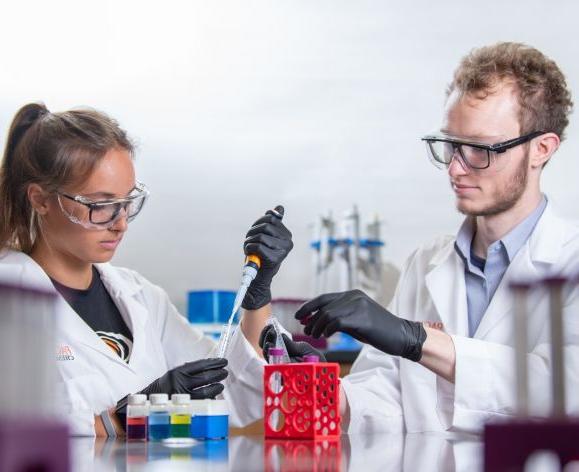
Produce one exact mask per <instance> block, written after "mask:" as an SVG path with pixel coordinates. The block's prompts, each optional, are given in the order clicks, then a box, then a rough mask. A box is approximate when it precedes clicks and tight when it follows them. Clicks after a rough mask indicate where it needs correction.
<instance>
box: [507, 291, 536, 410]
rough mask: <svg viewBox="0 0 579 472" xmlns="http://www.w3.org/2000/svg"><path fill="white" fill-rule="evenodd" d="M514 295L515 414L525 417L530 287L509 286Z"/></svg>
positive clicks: (527, 406)
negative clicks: (516, 401)
mask: <svg viewBox="0 0 579 472" xmlns="http://www.w3.org/2000/svg"><path fill="white" fill-rule="evenodd" d="M510 287H511V290H512V291H513V293H514V305H515V307H514V309H515V318H514V323H515V326H514V328H515V372H516V385H517V398H518V406H517V414H518V415H519V416H520V417H525V416H527V415H528V413H529V391H528V388H529V387H528V368H527V350H528V349H527V297H528V294H529V289H530V288H531V285H530V284H528V283H525V282H513V283H511V284H510Z"/></svg>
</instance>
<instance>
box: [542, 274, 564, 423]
mask: <svg viewBox="0 0 579 472" xmlns="http://www.w3.org/2000/svg"><path fill="white" fill-rule="evenodd" d="M566 282H567V279H565V278H564V277H548V278H546V279H544V281H543V283H544V284H545V285H546V286H547V288H548V290H549V311H550V321H551V366H552V369H553V377H552V380H553V383H552V390H553V411H552V414H553V416H555V417H564V416H565V356H564V353H563V344H564V338H563V300H562V298H563V286H564V285H565V283H566Z"/></svg>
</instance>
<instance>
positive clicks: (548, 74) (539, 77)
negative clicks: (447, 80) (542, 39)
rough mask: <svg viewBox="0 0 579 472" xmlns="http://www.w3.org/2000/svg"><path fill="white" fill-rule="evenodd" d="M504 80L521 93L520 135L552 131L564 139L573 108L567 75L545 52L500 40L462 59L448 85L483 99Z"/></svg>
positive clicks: (451, 89)
mask: <svg viewBox="0 0 579 472" xmlns="http://www.w3.org/2000/svg"><path fill="white" fill-rule="evenodd" d="M504 81H511V82H512V83H513V84H514V85H515V87H516V91H517V93H518V101H519V106H520V112H519V123H520V127H521V134H527V133H530V132H533V131H546V132H553V133H555V134H557V135H558V136H559V138H560V139H561V140H563V138H564V131H565V128H566V127H567V125H568V124H569V118H568V116H569V114H570V113H571V111H572V108H573V101H572V99H571V92H570V91H569V89H568V88H567V82H566V81H565V76H564V75H563V73H562V72H561V70H560V69H559V67H558V66H557V64H555V62H554V61H553V60H551V59H549V58H548V57H546V56H545V55H544V54H543V53H542V52H540V51H538V50H537V49H535V48H532V47H530V46H527V45H525V44H520V43H497V44H494V45H492V46H485V47H482V48H479V49H474V50H472V51H471V52H470V53H469V54H468V55H467V56H465V57H464V58H463V59H462V61H461V62H460V64H459V66H458V68H457V69H456V71H455V73H454V78H453V81H452V83H451V84H450V85H449V86H448V89H447V96H448V95H450V94H451V93H452V92H454V91H455V90H456V91H458V92H460V93H463V94H465V93H470V94H476V96H477V97H480V98H484V97H485V96H487V95H488V94H490V93H492V92H493V88H494V87H496V86H497V85H498V84H499V83H501V82H504Z"/></svg>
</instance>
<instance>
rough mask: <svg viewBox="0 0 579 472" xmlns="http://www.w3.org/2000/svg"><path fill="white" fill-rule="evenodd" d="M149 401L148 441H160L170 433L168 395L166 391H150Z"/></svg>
mask: <svg viewBox="0 0 579 472" xmlns="http://www.w3.org/2000/svg"><path fill="white" fill-rule="evenodd" d="M149 401H150V402H151V406H150V407H149V441H162V440H163V439H166V438H168V437H169V436H170V434H171V431H170V429H171V416H170V411H169V396H168V395H167V394H166V393H152V394H151V395H150V396H149Z"/></svg>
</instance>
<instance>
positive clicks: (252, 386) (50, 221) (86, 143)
mask: <svg viewBox="0 0 579 472" xmlns="http://www.w3.org/2000/svg"><path fill="white" fill-rule="evenodd" d="M133 153H134V148H133V145H132V144H131V142H130V140H129V139H128V137H127V135H126V133H125V131H123V130H122V129H121V128H120V127H119V126H118V124H117V123H116V122H115V121H114V120H112V119H111V118H109V117H108V116H106V115H104V114H102V113H99V112H97V111H94V110H90V109H79V110H72V111H67V112H62V113H51V112H49V111H48V110H47V109H46V107H44V105H40V104H29V105H26V106H24V107H23V108H21V109H20V111H19V112H18V113H17V114H16V116H15V118H14V120H13V122H12V125H11V127H10V130H9V134H8V138H7V142H6V149H5V152H4V158H3V162H2V165H1V168H0V250H1V253H0V265H4V266H8V268H9V269H10V272H11V273H12V274H14V277H15V279H16V280H17V281H18V282H19V283H23V284H30V285H35V286H40V287H45V288H48V289H54V288H56V290H57V291H58V293H59V294H60V296H59V310H58V316H57V320H56V323H57V345H56V346H55V350H56V359H57V371H58V376H59V379H58V392H57V394H58V398H57V400H58V404H59V405H61V407H62V408H63V413H64V414H65V416H66V418H67V419H68V420H69V423H70V426H71V432H72V433H73V434H79V435H93V434H97V435H102V436H105V435H109V436H114V435H115V434H122V432H123V420H122V413H123V410H124V401H123V399H124V398H126V396H127V395H128V394H131V393H137V392H144V393H160V392H162V393H168V394H172V393H190V394H191V396H192V397H193V398H213V397H215V396H216V395H219V394H222V395H223V397H224V398H225V399H226V400H227V401H228V404H229V408H230V419H231V423H232V425H234V426H243V425H245V424H248V423H250V422H252V421H254V420H256V419H258V418H260V417H261V416H262V410H261V408H262V407H261V403H262V392H261V388H260V385H261V382H262V368H263V363H264V361H263V359H262V358H261V354H260V352H261V349H260V347H259V345H258V342H259V335H260V333H261V331H262V329H263V328H264V326H265V322H266V319H267V317H268V316H269V313H270V305H269V302H270V300H271V293H270V284H271V281H272V278H273V276H274V275H275V274H276V273H277V271H278V269H279V266H280V265H281V262H282V261H283V259H284V258H285V257H286V256H287V254H288V253H289V251H290V250H291V248H292V241H291V233H290V232H289V231H288V230H287V229H286V228H285V227H284V226H283V224H282V223H281V221H280V220H279V219H278V218H276V217H274V216H273V215H272V214H270V213H269V212H268V214H266V215H265V216H264V217H262V218H260V219H259V220H257V221H256V223H255V224H254V225H253V227H252V228H251V229H250V231H249V232H248V235H247V239H246V240H245V244H244V250H245V252H246V253H247V254H257V255H259V256H260V257H261V259H262V267H261V269H260V270H259V272H258V275H257V277H256V279H255V280H254V281H253V283H252V284H251V287H250V289H249V291H248V295H247V296H246V298H245V300H244V304H243V307H244V309H245V311H244V314H243V317H242V321H241V329H240V330H237V332H236V334H235V335H234V337H233V339H232V341H231V344H230V348H229V351H228V354H227V357H228V359H229V365H228V369H227V370H225V367H226V366H227V364H228V361H227V360H226V359H216V358H214V357H213V358H212V355H214V351H215V342H214V341H213V340H211V339H209V338H207V337H205V336H204V335H203V334H202V333H201V332H200V331H198V330H197V329H195V328H193V327H192V326H191V325H189V323H188V322H187V320H186V319H185V318H184V317H183V316H181V315H180V314H179V313H178V312H177V310H176V309H175V307H174V306H173V305H172V304H171V301H170V300H169V297H168V296H167V294H166V293H165V291H163V290H162V289H161V288H159V287H157V286H156V285H153V284H152V283H151V282H149V281H148V280H146V279H145V278H144V277H142V276H141V275H139V274H138V273H136V272H134V271H132V270H129V269H121V268H117V267H114V266H112V265H110V264H109V263H108V262H109V261H110V260H111V258H112V257H113V255H114V253H115V250H116V248H117V247H118V245H119V244H120V242H121V240H122V239H123V235H124V233H125V232H126V231H127V229H128V224H129V222H130V221H132V220H133V219H134V218H135V217H136V216H137V215H138V214H139V212H140V211H141V209H142V208H143V205H144V203H145V200H146V199H147V196H148V191H147V189H146V187H145V185H144V184H142V183H140V182H139V181H138V180H137V179H136V177H135V169H134V166H133ZM221 382H223V384H222V383H221Z"/></svg>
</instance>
